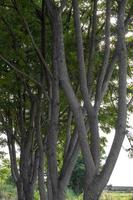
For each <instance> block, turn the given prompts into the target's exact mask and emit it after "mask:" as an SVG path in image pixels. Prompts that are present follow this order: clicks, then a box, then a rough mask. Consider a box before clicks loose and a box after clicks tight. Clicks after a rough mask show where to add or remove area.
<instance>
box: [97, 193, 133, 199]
mask: <svg viewBox="0 0 133 200" xmlns="http://www.w3.org/2000/svg"><path fill="white" fill-rule="evenodd" d="M101 200H133V193H124V192H107V193H103V194H102V196H101Z"/></svg>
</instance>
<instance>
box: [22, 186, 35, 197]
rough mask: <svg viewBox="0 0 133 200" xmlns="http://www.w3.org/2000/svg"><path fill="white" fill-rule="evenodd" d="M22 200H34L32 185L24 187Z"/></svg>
mask: <svg viewBox="0 0 133 200" xmlns="http://www.w3.org/2000/svg"><path fill="white" fill-rule="evenodd" d="M24 196H25V198H24V200H34V189H33V185H25V186H24Z"/></svg>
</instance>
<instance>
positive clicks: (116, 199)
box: [66, 189, 133, 200]
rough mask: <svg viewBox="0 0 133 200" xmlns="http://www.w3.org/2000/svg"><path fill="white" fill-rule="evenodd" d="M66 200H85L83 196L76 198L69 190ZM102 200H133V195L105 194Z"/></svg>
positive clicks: (123, 193) (122, 193)
mask: <svg viewBox="0 0 133 200" xmlns="http://www.w3.org/2000/svg"><path fill="white" fill-rule="evenodd" d="M66 200H83V196H82V194H81V195H79V196H76V195H75V194H74V192H73V191H72V190H70V189H69V190H67V192H66ZM100 200H133V193H125V192H121V193H120V192H103V194H102V196H101V198H100Z"/></svg>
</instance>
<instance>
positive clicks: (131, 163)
mask: <svg viewBox="0 0 133 200" xmlns="http://www.w3.org/2000/svg"><path fill="white" fill-rule="evenodd" d="M130 125H131V126H132V128H131V129H130V130H129V131H131V133H132V134H133V114H132V115H131V117H130ZM113 137H114V132H113V131H112V133H111V134H110V135H109V136H108V145H107V153H108V152H109V149H110V146H111V143H112V140H113ZM127 147H129V142H128V139H127V138H125V140H124V143H123V145H122V148H121V152H120V154H119V157H118V160H117V163H116V165H115V168H114V170H113V173H112V175H111V177H110V180H109V182H108V185H110V184H111V185H113V186H132V187H133V158H132V159H131V158H129V157H128V153H127V152H126V151H125V148H127Z"/></svg>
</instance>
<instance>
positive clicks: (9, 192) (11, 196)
mask: <svg viewBox="0 0 133 200" xmlns="http://www.w3.org/2000/svg"><path fill="white" fill-rule="evenodd" d="M15 195H16V190H15V188H14V187H12V186H11V185H4V186H3V187H0V200H15V199H16V198H15ZM34 200H39V194H38V192H36V193H35V196H34ZM66 200H83V195H82V194H81V195H79V196H77V195H76V194H75V193H74V192H73V191H72V190H71V189H68V190H67V191H66ZM100 200H133V193H124V192H103V194H102V196H101V198H100Z"/></svg>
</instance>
